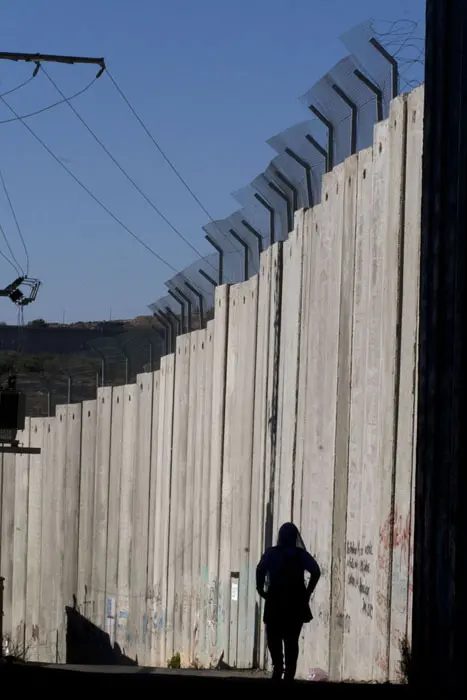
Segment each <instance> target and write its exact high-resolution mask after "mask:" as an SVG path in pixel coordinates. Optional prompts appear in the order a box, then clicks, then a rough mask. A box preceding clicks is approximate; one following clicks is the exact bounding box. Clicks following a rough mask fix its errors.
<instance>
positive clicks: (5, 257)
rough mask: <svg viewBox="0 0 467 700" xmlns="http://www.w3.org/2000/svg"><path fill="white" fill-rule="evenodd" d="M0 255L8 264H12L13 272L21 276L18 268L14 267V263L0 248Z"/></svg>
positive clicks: (0, 227)
mask: <svg viewBox="0 0 467 700" xmlns="http://www.w3.org/2000/svg"><path fill="white" fill-rule="evenodd" d="M0 229H1V230H2V231H3V228H2V225H1V224H0ZM0 256H1V257H2V258H3V259H4V260H6V261H7V263H8V264H9V265H11V266H12V268H13V270H14V271H15V273H16V274H17V275H18V277H21V276H22V275H21V271H20V270H18V268H17V267H16V265H15V264H14V263H13V262H12V261H11V260H10V258H9V257H8V256H7V255H5V253H4V252H3V251H2V250H0Z"/></svg>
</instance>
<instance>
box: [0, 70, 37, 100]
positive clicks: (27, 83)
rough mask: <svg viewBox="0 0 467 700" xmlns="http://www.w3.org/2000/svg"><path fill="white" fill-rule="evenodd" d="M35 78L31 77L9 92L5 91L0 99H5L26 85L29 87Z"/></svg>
mask: <svg viewBox="0 0 467 700" xmlns="http://www.w3.org/2000/svg"><path fill="white" fill-rule="evenodd" d="M34 78H35V76H34V75H31V76H30V77H29V78H28V79H27V80H25V81H24V82H22V83H20V84H19V85H17V86H16V87H14V88H11V90H7V91H6V92H3V93H2V94H1V95H0V97H6V96H7V95H11V94H12V93H13V92H17V90H21V88H24V87H26V85H29V83H30V82H31V81H32V80H34Z"/></svg>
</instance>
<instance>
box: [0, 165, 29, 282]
mask: <svg viewBox="0 0 467 700" xmlns="http://www.w3.org/2000/svg"><path fill="white" fill-rule="evenodd" d="M0 180H1V183H2V187H3V191H4V192H5V196H6V198H7V200H8V205H9V207H10V211H11V214H12V216H13V219H14V221H15V224H16V228H17V230H18V234H19V237H20V239H21V243H22V244H23V248H24V253H25V255H26V277H27V276H28V275H29V252H28V247H27V245H26V241H25V240H24V236H23V232H22V230H21V226H20V225H19V221H18V217H17V216H16V211H15V208H14V206H13V202H12V200H11V197H10V193H9V192H8V187H7V184H6V182H5V178H4V177H3V173H2V169H1V168H0Z"/></svg>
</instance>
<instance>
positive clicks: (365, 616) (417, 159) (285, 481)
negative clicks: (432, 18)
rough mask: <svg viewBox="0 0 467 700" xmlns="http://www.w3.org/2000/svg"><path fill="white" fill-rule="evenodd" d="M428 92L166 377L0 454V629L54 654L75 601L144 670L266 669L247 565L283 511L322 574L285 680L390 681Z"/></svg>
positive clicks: (179, 354)
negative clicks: (29, 452) (295, 663)
mask: <svg viewBox="0 0 467 700" xmlns="http://www.w3.org/2000/svg"><path fill="white" fill-rule="evenodd" d="M422 118H423V88H418V89H417V90H415V91H414V92H413V93H411V94H410V95H408V96H401V97H398V98H397V99H396V100H395V101H394V102H393V103H392V106H391V110H390V115H389V119H388V120H387V121H385V122H382V123H380V124H378V125H377V126H376V128H375V134H374V145H373V147H372V148H370V149H367V150H365V151H362V152H361V153H359V154H356V155H354V156H352V157H351V158H349V159H348V160H347V161H346V162H345V163H343V164H341V165H339V166H338V167H336V168H335V169H334V170H333V171H332V172H330V173H328V174H327V175H326V176H325V177H324V180H323V197H322V202H321V203H320V204H319V205H317V206H316V207H314V208H313V209H310V210H306V211H305V210H302V211H299V212H297V213H296V216H295V224H294V230H293V231H292V232H291V233H290V236H289V238H288V240H287V241H285V242H282V243H276V244H275V245H274V246H272V247H271V248H269V249H268V250H266V251H265V252H264V253H263V254H262V258H261V265H260V271H259V274H258V275H257V276H255V277H253V278H251V279H250V280H248V281H247V282H245V283H243V284H237V285H234V286H232V287H228V286H223V287H219V288H218V289H217V290H216V299H215V305H216V308H215V319H214V321H212V322H210V323H209V324H208V327H207V328H206V329H204V330H201V331H195V332H193V333H191V334H190V335H185V336H182V337H179V338H178V339H177V344H176V349H175V353H174V354H173V355H170V356H167V357H165V358H163V360H162V363H161V367H160V370H158V371H157V372H155V373H153V374H144V375H141V376H139V377H138V378H137V382H136V383H135V384H133V385H129V386H124V387H117V388H113V389H112V388H104V389H102V390H100V391H99V393H98V396H97V399H96V401H88V402H85V403H83V404H82V405H71V406H60V407H58V408H57V411H56V416H55V417H54V418H50V419H28V421H27V424H26V428H25V431H24V434H23V435H22V436H21V441H22V442H23V443H24V444H25V445H29V444H31V445H37V446H40V447H41V449H42V453H41V455H40V456H36V455H33V456H19V455H18V456H16V457H14V456H12V455H3V457H2V462H1V479H0V483H1V485H2V492H1V574H2V575H3V576H4V577H5V596H4V607H5V615H4V632H5V634H6V635H7V636H8V638H9V639H10V646H11V645H13V647H15V648H16V649H18V650H21V649H24V648H25V649H26V651H27V656H28V658H29V659H30V660H33V661H42V662H47V663H55V662H64V661H65V654H66V645H67V639H66V629H65V626H66V617H65V606H73V605H76V606H77V609H78V610H79V612H80V613H81V615H83V616H84V617H85V618H87V619H88V620H89V621H90V622H92V623H93V624H94V625H95V626H96V627H98V628H100V629H102V630H104V631H105V632H106V633H107V634H108V635H109V638H110V641H111V643H112V644H113V643H116V644H118V646H119V648H120V651H121V652H122V653H123V654H124V655H126V656H127V657H131V658H132V659H134V660H137V661H138V663H139V664H140V665H146V666H161V667H165V666H167V663H168V661H169V660H170V659H173V657H176V656H177V657H178V655H180V662H181V664H182V666H183V667H186V668H189V667H202V668H209V667H216V666H217V665H218V663H219V661H220V660H221V661H222V663H224V664H227V666H228V667H230V668H236V669H247V668H252V667H259V668H262V669H265V668H267V667H268V661H267V653H266V646H265V638H264V631H263V627H262V623H261V616H262V606H261V602H260V600H259V599H258V596H257V595H256V591H255V567H256V564H257V561H258V559H259V557H260V554H261V552H262V551H263V549H264V548H265V547H266V546H269V545H271V544H272V543H273V542H274V540H275V537H276V534H277V530H278V527H279V526H280V524H281V523H282V522H284V521H287V520H291V519H292V520H294V522H296V524H297V525H298V526H299V528H300V529H301V532H302V535H303V538H304V541H305V543H306V545H307V547H308V548H309V550H310V552H311V553H312V554H313V555H314V556H315V557H316V558H317V560H318V562H319V564H320V566H321V570H322V578H321V580H320V582H319V585H318V587H317V589H316V592H315V594H314V598H313V601H312V610H313V614H314V620H313V622H312V623H311V624H310V625H307V626H306V628H305V629H304V630H303V634H302V639H301V650H300V659H299V670H298V675H299V677H301V678H307V676H308V674H309V671H310V669H312V668H317V667H318V668H322V669H324V670H325V671H327V672H328V673H329V674H330V677H331V678H332V679H333V680H336V681H339V680H348V679H352V680H357V681H386V680H392V681H397V680H398V679H399V675H400V658H401V656H400V643H401V641H402V640H403V639H404V638H405V637H406V636H407V637H408V638H409V639H410V624H411V577H412V549H413V547H412V542H413V468H414V444H415V427H414V414H415V394H416V386H415V377H416V371H415V369H416V363H417V357H416V340H417V326H418V277H419V261H418V257H419V238H420V183H421V161H422V131H423V124H422Z"/></svg>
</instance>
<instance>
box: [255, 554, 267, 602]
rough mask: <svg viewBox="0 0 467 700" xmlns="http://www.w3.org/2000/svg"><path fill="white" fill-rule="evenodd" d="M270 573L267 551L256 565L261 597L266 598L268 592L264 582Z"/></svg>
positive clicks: (257, 587)
mask: <svg viewBox="0 0 467 700" xmlns="http://www.w3.org/2000/svg"><path fill="white" fill-rule="evenodd" d="M267 573H268V566H267V552H265V553H264V554H263V556H262V557H261V560H260V562H259V564H258V566H257V567H256V590H257V591H258V594H259V595H260V596H261V598H266V592H265V590H264V584H265V582H266V575H267Z"/></svg>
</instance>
